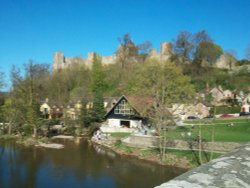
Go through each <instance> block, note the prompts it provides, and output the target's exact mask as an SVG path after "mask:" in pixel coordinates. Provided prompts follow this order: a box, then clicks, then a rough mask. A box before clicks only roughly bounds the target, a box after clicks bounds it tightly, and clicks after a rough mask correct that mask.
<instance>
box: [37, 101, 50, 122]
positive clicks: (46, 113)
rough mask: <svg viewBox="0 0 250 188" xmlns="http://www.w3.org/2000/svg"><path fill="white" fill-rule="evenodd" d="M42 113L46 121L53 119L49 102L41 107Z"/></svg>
mask: <svg viewBox="0 0 250 188" xmlns="http://www.w3.org/2000/svg"><path fill="white" fill-rule="evenodd" d="M40 112H41V113H42V116H43V117H44V118H45V119H51V108H50V106H49V105H48V100H46V101H45V102H43V103H42V105H41V106H40Z"/></svg>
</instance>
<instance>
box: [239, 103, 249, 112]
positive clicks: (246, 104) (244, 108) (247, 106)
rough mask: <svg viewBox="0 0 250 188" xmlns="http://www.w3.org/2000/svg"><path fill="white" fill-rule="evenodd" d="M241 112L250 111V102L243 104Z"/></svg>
mask: <svg viewBox="0 0 250 188" xmlns="http://www.w3.org/2000/svg"><path fill="white" fill-rule="evenodd" d="M240 112H245V113H250V104H248V103H245V104H243V105H242V106H241V110H240Z"/></svg>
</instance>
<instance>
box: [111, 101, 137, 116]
mask: <svg viewBox="0 0 250 188" xmlns="http://www.w3.org/2000/svg"><path fill="white" fill-rule="evenodd" d="M115 114H123V115H134V114H135V111H134V110H133V108H131V106H130V105H129V104H128V102H127V101H126V100H124V99H123V100H121V102H120V103H119V104H118V105H117V106H116V107H115Z"/></svg>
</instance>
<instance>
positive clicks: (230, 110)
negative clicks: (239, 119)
mask: <svg viewBox="0 0 250 188" xmlns="http://www.w3.org/2000/svg"><path fill="white" fill-rule="evenodd" d="M240 108H241V107H240V106H233V107H229V106H217V107H216V114H235V113H240ZM214 110H215V107H213V108H211V110H210V114H214Z"/></svg>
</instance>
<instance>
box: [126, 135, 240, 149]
mask: <svg viewBox="0 0 250 188" xmlns="http://www.w3.org/2000/svg"><path fill="white" fill-rule="evenodd" d="M123 142H124V143H125V144H126V145H128V146H130V147H141V148H147V147H158V146H159V142H160V139H159V137H156V136H148V135H131V136H130V137H129V138H126V139H125V140H124V141H123ZM240 146H241V144H240V143H235V142H202V149H203V150H205V151H214V152H219V153H226V152H229V151H232V150H233V149H235V148H237V147H240ZM165 147H166V148H168V149H177V150H190V149H193V150H198V149H199V144H198V142H197V141H185V140H172V139H167V140H166V144H165Z"/></svg>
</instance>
